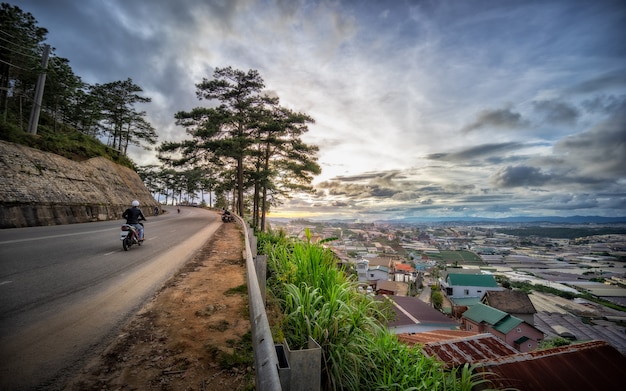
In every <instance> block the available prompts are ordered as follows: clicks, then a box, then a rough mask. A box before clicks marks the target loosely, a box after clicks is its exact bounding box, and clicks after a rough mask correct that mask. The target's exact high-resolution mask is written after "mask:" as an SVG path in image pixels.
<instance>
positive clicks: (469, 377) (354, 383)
mask: <svg viewBox="0 0 626 391" xmlns="http://www.w3.org/2000/svg"><path fill="white" fill-rule="evenodd" d="M307 234H308V232H307ZM258 238H259V242H258V243H259V245H258V247H259V253H263V254H266V255H267V262H268V274H269V276H268V280H267V284H268V292H270V293H271V294H272V295H273V296H274V297H275V299H276V300H277V302H278V303H279V305H280V311H281V315H282V316H280V317H277V318H275V319H274V321H275V322H278V323H279V324H278V325H275V324H274V325H273V329H274V327H276V326H278V328H279V330H280V332H279V334H280V335H281V336H284V338H285V339H286V340H287V343H288V344H289V346H290V347H291V348H292V349H294V350H295V349H305V348H306V347H307V342H308V338H309V336H310V337H311V338H313V339H315V340H316V341H317V342H318V343H319V345H320V346H321V347H322V361H323V362H322V387H323V389H325V390H471V389H472V386H473V385H476V384H478V383H480V380H479V378H478V376H480V374H479V373H476V374H474V373H473V371H472V369H471V368H469V367H467V366H466V367H460V368H457V369H453V370H448V369H446V368H445V367H444V365H443V363H441V362H439V361H437V360H436V359H434V358H430V357H428V356H426V355H424V354H423V352H422V350H421V348H419V347H410V346H408V345H406V344H403V343H401V342H400V341H398V339H397V337H396V336H395V335H394V334H392V333H390V332H389V331H387V329H386V327H385V326H384V325H385V324H386V321H387V320H388V319H389V314H390V313H392V312H391V307H390V303H389V302H388V301H383V300H375V299H373V298H371V297H370V296H367V295H363V294H362V293H359V292H358V290H357V281H356V280H355V279H354V277H353V276H349V275H346V274H345V273H343V272H342V271H341V270H339V269H338V268H337V266H336V265H337V259H336V257H335V255H334V254H333V253H332V251H330V250H329V249H326V248H324V247H323V246H321V245H319V244H312V243H310V241H307V242H302V241H298V240H294V239H289V238H287V237H286V236H285V235H284V234H279V235H272V234H261V235H259V237H258Z"/></svg>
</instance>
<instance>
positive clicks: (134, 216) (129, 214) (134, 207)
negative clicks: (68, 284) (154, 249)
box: [122, 200, 147, 242]
mask: <svg viewBox="0 0 626 391" xmlns="http://www.w3.org/2000/svg"><path fill="white" fill-rule="evenodd" d="M122 217H123V218H125V219H126V224H128V225H132V226H133V227H135V228H137V230H139V241H140V242H143V225H141V224H139V222H140V221H141V220H143V221H147V220H146V218H145V217H144V215H143V213H141V209H139V201H137V200H134V201H133V202H132V203H131V207H130V208H128V209H126V210H125V211H124V213H123V214H122Z"/></svg>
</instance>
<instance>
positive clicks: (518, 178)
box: [491, 166, 552, 188]
mask: <svg viewBox="0 0 626 391" xmlns="http://www.w3.org/2000/svg"><path fill="white" fill-rule="evenodd" d="M491 179H492V181H493V183H494V184H495V185H496V186H498V187H505V188H506V187H519V186H523V187H528V186H542V185H545V184H546V183H549V182H550V181H551V180H552V176H550V175H548V174H546V173H544V172H542V171H541V169H539V168H537V167H530V166H508V167H504V168H501V169H500V170H498V171H497V172H496V173H495V174H494V175H493V176H492V178H491Z"/></svg>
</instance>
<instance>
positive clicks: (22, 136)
mask: <svg viewBox="0 0 626 391" xmlns="http://www.w3.org/2000/svg"><path fill="white" fill-rule="evenodd" d="M0 140H4V141H9V142H12V143H16V144H21V145H25V146H27V147H31V148H35V149H39V150H41V151H44V152H52V153H55V154H57V155H61V156H63V157H65V158H68V159H71V160H74V161H79V162H80V161H85V160H87V159H91V158H94V157H100V156H101V157H105V158H107V159H109V160H111V161H113V162H114V163H117V164H119V165H122V166H125V167H128V168H131V169H133V170H136V166H135V163H134V162H133V161H132V160H131V159H129V158H128V157H127V156H125V155H123V154H122V153H120V152H119V151H116V150H115V149H112V148H110V147H107V146H106V145H104V144H103V143H102V142H100V141H99V140H98V139H96V138H94V137H91V136H88V135H86V134H84V133H80V132H77V131H76V130H74V129H73V128H72V127H69V126H66V125H63V124H59V123H56V124H54V122H52V121H51V119H50V118H48V117H47V116H46V115H42V116H41V120H40V122H39V128H38V134H37V135H32V134H29V133H26V132H25V131H23V130H22V129H20V128H19V127H17V126H15V125H13V124H11V123H7V122H0Z"/></svg>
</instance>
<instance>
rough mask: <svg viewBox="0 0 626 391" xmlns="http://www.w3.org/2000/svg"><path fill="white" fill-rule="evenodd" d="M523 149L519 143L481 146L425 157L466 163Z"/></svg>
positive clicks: (522, 145)
mask: <svg viewBox="0 0 626 391" xmlns="http://www.w3.org/2000/svg"><path fill="white" fill-rule="evenodd" d="M524 147H525V145H524V144H522V143H519V142H507V143H493V144H482V145H476V146H473V147H469V148H465V149H462V150H459V151H457V152H450V153H433V154H429V155H427V156H426V158H427V159H430V160H442V161H448V162H456V163H468V162H470V161H472V160H474V159H477V158H485V157H490V156H492V155H494V154H503V153H507V152H511V151H517V150H520V149H522V148H524Z"/></svg>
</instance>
